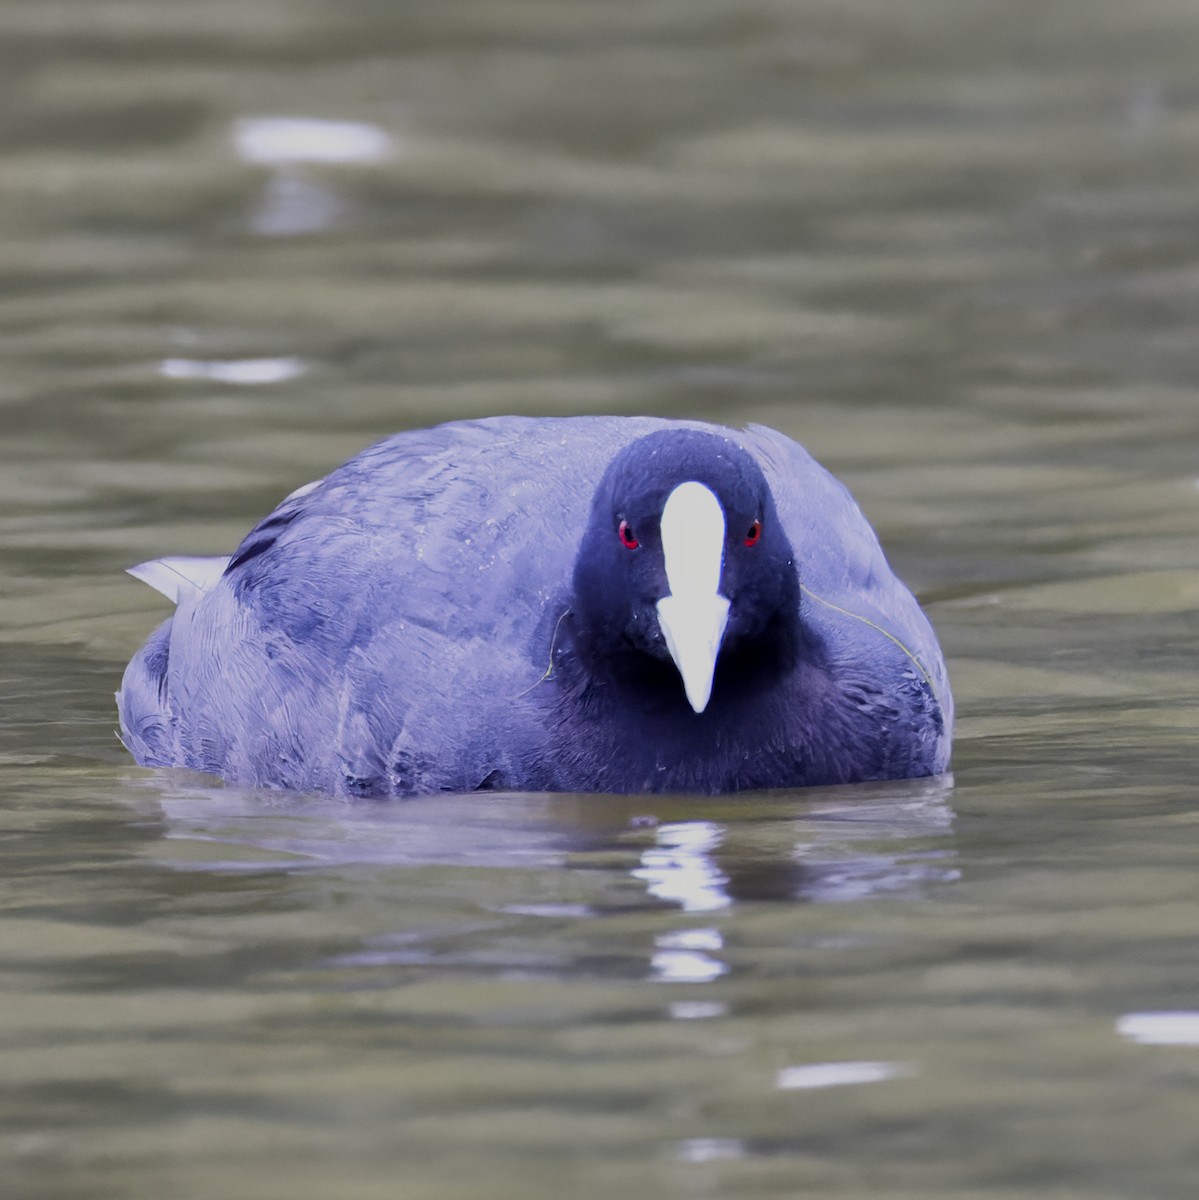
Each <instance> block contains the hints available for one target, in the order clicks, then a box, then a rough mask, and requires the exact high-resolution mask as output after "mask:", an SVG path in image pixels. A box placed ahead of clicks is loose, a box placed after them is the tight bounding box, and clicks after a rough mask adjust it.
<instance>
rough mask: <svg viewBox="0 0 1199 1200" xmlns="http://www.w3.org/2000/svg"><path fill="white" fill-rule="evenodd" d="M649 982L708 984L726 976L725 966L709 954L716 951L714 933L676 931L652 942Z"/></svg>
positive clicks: (719, 943) (719, 944)
mask: <svg viewBox="0 0 1199 1200" xmlns="http://www.w3.org/2000/svg"><path fill="white" fill-rule="evenodd" d="M654 946H655V950H654V954H653V957H652V958H651V959H650V968H651V971H652V974H651V978H652V979H654V980H655V981H656V982H658V983H710V982H711V981H712V980H713V979H719V978H720V976H721V975H725V974H727V973H728V969H729V968H728V964H727V963H723V962H721V961H720V959H718V958H714V957H713V956H712V955H711V954H710V953H709V951H712V950H720V949H721V948H722V947H723V946H724V939H723V938H722V937H721V936H720V930H718V929H676V930H673V931H672V932H670V933H663V934H659V935H658V936H657V937H656V938H655V939H654Z"/></svg>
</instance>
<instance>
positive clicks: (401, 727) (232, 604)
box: [118, 417, 952, 795]
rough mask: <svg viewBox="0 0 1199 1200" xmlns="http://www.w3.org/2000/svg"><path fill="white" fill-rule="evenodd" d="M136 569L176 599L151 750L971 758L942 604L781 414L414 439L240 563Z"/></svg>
mask: <svg viewBox="0 0 1199 1200" xmlns="http://www.w3.org/2000/svg"><path fill="white" fill-rule="evenodd" d="M695 484H698V485H699V489H700V490H699V491H696V490H695V488H694V487H691V488H687V487H685V486H684V485H695ZM700 492H703V493H705V494H706V497H708V498H705V495H701V494H700ZM710 498H714V499H715V504H716V507H715V508H714V507H713V504H712V502H711V499H710ZM671 506H673V507H671ZM670 513H674V514H675V517H674V518H670V517H669V514H670ZM663 514H667V516H666V517H664V515H663ZM695 514H699V515H695ZM705 514H706V515H705ZM672 521H673V523H672ZM755 526H756V528H757V530H758V532H757V534H755V533H754V529H755ZM676 527H677V529H678V532H677V533H676V532H675V531H674V530H675V529H676ZM693 527H702V529H701V532H700V533H698V534H695V535H694V536H693V535H692V532H690V531H691V530H692V528H693ZM703 530H707V532H703ZM626 535H627V536H626ZM689 539H690V540H689ZM630 542H631V543H632V545H630ZM692 542H694V543H695V545H694V546H692V545H691V543H692ZM705 555H706V556H707V557H706V558H705V557H704V556H705ZM697 556H698V557H697ZM668 568H669V569H668ZM134 573H135V574H138V575H140V576H141V577H142V578H146V579H147V581H149V582H151V583H152V584H153V585H154V586H156V587H158V588H159V589H160V590H162V591H165V592H167V593H168V594H170V595H171V596H172V598H173V599H175V600H176V604H177V607H176V611H175V613H174V615H173V616H172V617H171V618H170V619H169V620H167V621H166V622H164V623H163V624H162V625H161V626H160V627H159V628H158V629H157V630H156V631H155V632H154V633H153V634H152V635H151V637H150V639H149V640H148V641H147V643H146V644H145V646H144V647H143V648H142V649H141V650H140V651H139V652H138V654H137V655H135V657H134V658H133V660H132V661H131V662H130V664H129V666H128V668H127V670H126V672H125V677H124V680H123V683H122V688H121V691H120V692H119V693H118V708H119V712H120V717H121V726H122V733H123V738H124V741H125V743H126V745H127V746H128V748H129V749H130V751H131V752H132V753H133V755H134V757H135V758H136V759H137V760H138V762H140V763H142V764H143V765H147V766H181V767H187V768H191V769H194V770H199V771H205V772H212V773H215V774H217V775H220V776H223V777H224V778H226V779H227V780H230V781H235V782H237V783H240V784H243V785H247V786H265V787H278V788H289V789H297V790H315V791H322V792H328V793H334V794H343V795H345V794H348V795H406V794H412V793H419V792H435V791H470V790H475V789H480V788H494V789H498V790H526V791H544V790H555V791H592V792H594V791H611V792H642V791H645V792H682V791H685V792H701V793H715V792H727V791H737V790H743V789H748V788H765V787H797V786H803V785H808V784H825V783H841V782H851V781H857V780H866V779H886V778H903V777H911V776H920V775H930V774H936V773H939V772H941V771H943V770H944V769H945V767H946V765H947V762H948V755H949V745H950V729H951V723H952V700H951V697H950V692H949V686H948V681H947V678H946V673H945V667H944V662H943V660H942V657H941V653H940V650H939V648H938V646H937V642H936V638H935V636H934V634H933V632H932V629H931V627H930V625H929V624H928V621H927V620H926V618H925V617H924V614H923V613H922V612H921V610H920V608H919V606H918V605H917V603H916V601H915V599H914V598H913V597H912V595H911V593H910V592H908V590H907V589H906V588H905V587H904V586H903V585H902V584H901V583H900V582H899V581H898V580H897V579H896V578H895V576H894V575H893V574H892V572H891V570H890V568H889V566H888V565H887V562H886V560H885V558H884V556H883V553H882V551H881V549H880V548H879V545H878V541H877V539H876V538H875V536H874V533H873V531H872V530H871V528H870V526H869V525H868V523H867V522H866V520H865V518H864V517H863V516H862V514H861V512H860V511H859V509H858V508H857V506H856V504H855V503H854V501H853V500H852V498H851V497H850V495H849V493H848V492H847V491H846V490H845V488H844V487H843V486H842V485H841V484H840V483H838V482H837V481H836V480H835V479H834V478H833V477H832V476H831V475H830V474H829V473H828V472H826V471H825V470H824V469H823V468H822V467H820V466H819V465H818V464H817V463H816V462H815V461H814V460H813V459H812V458H811V457H810V456H809V455H808V454H807V453H806V451H804V450H803V449H802V448H801V447H800V446H799V445H797V444H796V443H795V442H793V441H791V440H790V439H788V438H786V437H784V436H783V435H782V434H779V433H777V432H775V431H773V430H770V429H766V428H763V427H751V428H749V429H747V430H745V431H744V432H740V431H737V432H734V431H732V430H729V429H724V428H722V427H719V426H713V425H705V424H702V423H698V422H674V421H663V420H658V419H655V418H621V417H580V418H557V419H554V418H520V417H499V418H490V419H487V420H481V421H471V422H455V423H450V424H446V425H441V426H438V427H435V428H433V429H428V430H416V431H410V432H405V433H400V434H396V435H395V436H393V437H391V438H388V439H386V440H385V441H382V442H380V443H378V444H377V445H375V446H372V447H370V448H369V449H367V450H365V451H363V452H362V453H361V454H359V455H357V456H356V457H355V458H352V459H351V460H349V461H348V462H347V463H345V464H344V465H342V466H341V467H338V468H337V469H336V470H334V471H333V472H331V473H330V474H329V475H327V476H326V477H325V478H323V479H321V480H318V481H316V482H315V483H313V484H310V485H308V486H307V487H305V488H301V489H300V490H299V491H298V492H295V493H293V494H292V495H291V496H289V497H288V498H287V499H286V500H284V501H283V502H282V503H281V504H280V505H279V507H278V508H276V509H275V511H274V512H273V513H271V514H269V515H268V516H267V517H266V518H264V519H263V520H262V521H261V522H259V524H258V525H256V526H255V527H254V529H252V530H251V531H250V533H249V534H248V535H247V536H246V538H245V539H244V540H243V542H242V543H241V545H240V546H239V547H238V549H237V551H236V552H235V553H234V555H233V556H232V557H231V558H230V559H228V560H224V559H214V560H182V559H180V560H170V559H167V560H162V561H161V562H159V563H156V564H143V565H142V567H140V568H134ZM172 581H173V582H172ZM684 593H685V596H684ZM684 600H685V602H684ZM676 610H684V611H682V612H681V614H679V613H676ZM696 614H698V615H696ZM672 630H673V631H674V632H673V633H672Z"/></svg>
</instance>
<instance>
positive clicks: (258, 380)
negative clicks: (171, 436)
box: [158, 358, 308, 387]
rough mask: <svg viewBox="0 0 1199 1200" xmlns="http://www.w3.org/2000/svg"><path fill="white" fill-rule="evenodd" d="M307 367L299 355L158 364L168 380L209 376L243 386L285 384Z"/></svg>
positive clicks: (190, 360)
mask: <svg viewBox="0 0 1199 1200" xmlns="http://www.w3.org/2000/svg"><path fill="white" fill-rule="evenodd" d="M307 370H308V364H307V363H305V362H304V360H303V359H302V358H237V359H201V358H166V359H163V361H162V362H160V363H159V364H158V373H159V374H160V375H162V376H164V377H165V378H167V379H209V380H212V381H213V382H214V383H232V384H239V385H241V386H242V387H260V386H261V385H263V384H266V383H286V382H287V380H289V379H295V378H297V377H298V376H300V375H303V374H304V372H305V371H307Z"/></svg>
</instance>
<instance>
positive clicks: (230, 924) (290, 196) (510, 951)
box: [0, 0, 1199, 1200]
mask: <svg viewBox="0 0 1199 1200" xmlns="http://www.w3.org/2000/svg"><path fill="white" fill-rule="evenodd" d="M0 53H2V54H3V71H0V97H2V101H0V339H2V346H3V355H2V357H0V422H2V426H0V429H2V433H0V781H2V786H0V808H2V815H0V829H2V831H3V842H2V845H0V856H2V857H0V864H2V870H0V1014H2V1017H0V1191H2V1193H3V1195H4V1196H5V1197H6V1198H7V1197H14V1198H17V1200H26V1198H28V1200H43V1198H45V1200H93V1198H108V1197H120V1198H122V1200H127V1198H133V1197H146V1198H147V1200H150V1198H153V1200H162V1198H163V1197H176V1196H178V1197H205V1198H206V1200H207V1198H209V1197H230V1198H234V1197H237V1198H240V1197H244V1196H255V1197H261V1198H264V1200H273V1198H275V1197H279V1198H284V1197H286V1198H287V1200H307V1198H313V1200H316V1198H318V1197H319V1198H321V1200H325V1198H327V1197H337V1198H338V1200H343V1198H344V1200H359V1198H362V1200H367V1198H371V1197H376V1196H377V1197H389V1198H391V1197H397V1196H401V1197H404V1198H405V1200H450V1198H453V1200H459V1198H472V1200H473V1198H475V1197H478V1198H480V1200H481V1198H484V1197H486V1198H488V1200H493V1198H505V1197H512V1198H513V1200H516V1198H520V1200H530V1198H533V1200H541V1198H545V1200H550V1198H554V1200H556V1198H558V1197H561V1196H578V1197H584V1198H586V1197H592V1196H595V1197H600V1196H603V1197H611V1196H613V1195H616V1196H626V1197H630V1198H636V1200H639V1198H642V1197H645V1198H649V1197H653V1198H654V1200H657V1198H659V1197H685V1198H688V1200H690V1198H691V1197H710V1196H730V1197H731V1196H736V1197H738V1198H742V1197H745V1198H749V1200H753V1198H756V1197H768V1196H786V1197H790V1196H796V1195H812V1196H820V1197H875V1196H880V1195H886V1196H897V1197H912V1198H926V1197H935V1196H945V1197H954V1198H968V1197H980V1198H981V1197H987V1198H988V1200H1004V1198H1008V1197H1013V1198H1014V1197H1021V1198H1031V1197H1038V1198H1039V1197H1047V1196H1052V1197H1062V1198H1074V1197H1086V1198H1088V1200H1089V1198H1093V1197H1096V1198H1108V1197H1111V1198H1117V1197H1119V1198H1129V1197H1136V1198H1138V1200H1140V1198H1145V1197H1154V1198H1156V1197H1163V1198H1164V1197H1170V1198H1173V1197H1179V1198H1183V1197H1186V1198H1188V1200H1189V1198H1190V1197H1193V1196H1194V1194H1195V1189H1196V1181H1197V1180H1199V1143H1197V1141H1196V1136H1195V1130H1196V1128H1199V937H1197V936H1196V934H1197V931H1199V871H1197V869H1196V868H1197V866H1199V862H1197V859H1199V853H1197V849H1199V804H1197V803H1196V799H1197V797H1196V782H1195V780H1196V771H1195V758H1196V755H1195V744H1196V734H1197V732H1199V685H1197V683H1196V671H1195V663H1196V652H1197V650H1199V617H1197V615H1196V614H1197V610H1199V538H1197V534H1199V453H1197V451H1199V388H1197V382H1199V338H1197V337H1196V328H1197V320H1199V75H1197V74H1196V71H1195V63H1196V62H1197V61H1199V10H1196V9H1195V8H1194V6H1193V5H1191V4H1188V3H1181V2H1179V0H1145V2H1144V3H1140V4H1136V5H1132V4H1126V3H1115V2H1114V0H1113V2H1108V0H1086V2H1084V0H1048V2H1047V3H1043V4H1038V5H1029V4H1022V3H1018V2H1016V0H996V2H995V3H986V4H971V5H963V4H960V3H956V2H955V3H951V2H950V0H908V2H907V3H905V4H902V5H896V4H891V3H885V2H883V0H848V2H842V3H837V4H831V3H827V4H826V3H801V2H799V0H744V2H742V3H738V4H732V3H727V2H724V0H721V2H715V0H712V2H709V0H699V2H692V3H683V2H682V0H641V2H639V3H624V2H613V3H609V2H603V3H601V2H599V0H595V2H582V0H557V2H554V3H551V2H548V0H512V2H506V0H487V2H486V3H485V2H483V0H478V2H466V0H464V2H459V3H454V4H434V3H430V2H424V3H422V2H406V3H404V4H390V3H382V2H381V0H379V2H372V0H342V2H341V3H339V4H336V5H334V4H327V3H325V4H322V3H319V2H318V0H308V2H305V0H290V2H288V0H257V2H255V3H248V4H247V3H240V2H239V3H236V4H235V3H231V2H227V0H212V2H210V3H206V4H203V5H196V4H184V3H182V2H181V0H124V2H122V3H110V2H108V0H86V2H84V0H77V2H70V0H37V2H34V0H8V2H7V3H6V4H4V5H3V6H0ZM507 411H515V412H531V413H572V412H595V411H602V412H645V411H650V412H658V413H666V414H677V415H688V416H702V417H711V418H715V419H720V420H725V421H729V422H744V421H749V420H756V421H765V422H767V423H771V424H774V425H777V426H779V427H781V428H783V429H784V430H785V431H787V432H788V433H790V434H792V435H793V436H795V437H797V438H798V439H800V440H801V441H803V442H804V443H805V444H806V445H808V447H809V448H810V449H811V450H812V451H813V452H814V453H816V454H817V456H818V457H820V458H821V459H822V460H823V461H825V462H826V463H827V464H828V465H829V466H830V467H832V468H833V469H834V470H835V471H836V472H837V473H838V474H839V475H841V476H842V477H843V478H844V479H845V480H846V481H847V482H848V483H849V484H850V485H851V487H852V488H853V489H854V491H855V493H856V494H857V495H858V497H859V499H860V500H861V502H862V504H863V506H864V508H865V510H866V512H867V513H868V515H869V516H870V517H871V519H872V520H873V522H874V523H875V525H876V526H877V528H878V529H879V532H880V534H881V536H882V538H883V541H884V543H885V545H886V547H887V549H888V552H889V553H890V555H891V558H892V560H893V562H894V563H895V565H896V566H897V568H898V569H899V571H900V573H901V574H902V575H903V576H904V577H905V578H906V579H907V580H909V582H910V583H911V584H912V585H913V586H914V587H915V589H916V590H917V592H918V593H919V595H920V597H921V599H922V600H923V601H924V602H925V603H926V605H927V606H928V609H929V612H930V614H931V616H932V618H933V620H934V622H935V623H936V625H937V627H938V630H939V631H940V633H941V636H942V640H943V642H944V644H945V647H946V650H947V652H948V654H949V657H950V667H951V673H952V677H953V680H954V684H955V690H956V693H957V696H958V701H959V710H960V720H959V726H958V741H957V750H956V755H955V761H954V777H953V779H952V780H949V779H946V780H939V781H924V782H919V783H907V784H899V785H893V786H891V785H888V786H882V785H872V786H869V787H862V788H847V789H830V790H820V791H812V792H806V793H775V794H769V795H747V796H739V797H733V798H725V799H715V800H714V799H701V798H687V797H673V798H666V799H664V798H654V797H650V798H637V797H634V798H617V799H613V798H607V797H573V796H553V797H547V796H496V795H488V796H483V797H465V798H452V797H451V798H441V799H438V800H437V801H433V800H419V801H414V802H412V803H405V804H397V805H391V806H386V805H384V806H380V805H369V804H366V805H350V806H339V805H333V804H331V803H329V802H322V801H318V800H314V799H310V798H287V799H285V798H281V797H279V796H261V795H257V796H256V795H252V794H246V793H243V792H238V791H236V790H234V789H221V788H217V787H214V786H212V785H211V783H210V782H209V781H206V780H204V779H201V778H196V777H188V776H184V775H171V774H170V773H158V774H155V773H150V772H145V771H141V770H139V769H137V768H135V767H134V766H132V764H131V763H130V761H129V760H128V759H127V757H126V755H125V753H124V751H123V750H122V749H121V747H120V746H119V744H118V742H117V740H116V738H115V736H114V732H113V731H114V728H115V714H114V711H113V705H112V692H113V690H114V688H115V687H116V685H117V682H118V680H119V675H120V671H121V669H122V667H123V664H124V662H125V660H126V659H127V658H128V657H129V655H130V654H131V653H132V652H133V650H134V649H135V648H136V646H137V645H138V644H139V643H140V641H141V640H142V639H143V638H144V637H145V635H146V634H147V633H148V632H149V630H150V629H151V628H152V627H153V625H154V624H155V623H156V622H157V621H158V620H159V619H161V617H162V616H163V615H164V608H163V605H162V604H161V603H160V598H159V597H157V596H156V595H154V594H153V593H151V592H150V591H149V589H146V588H145V587H143V586H142V585H140V584H138V583H136V582H135V581H133V580H131V579H129V578H128V577H127V576H125V575H124V574H123V573H122V572H123V569H124V568H125V567H126V566H128V565H129V564H131V563H135V562H138V561H140V560H142V559H145V558H150V557H155V556H157V555H160V554H163V553H193V554H214V553H222V552H228V551H229V550H230V549H231V548H232V547H233V546H234V545H235V544H236V542H237V541H238V539H239V538H240V536H241V534H242V533H243V532H244V531H245V530H246V528H247V527H248V526H249V525H250V524H251V523H252V522H253V521H254V520H255V519H256V518H257V517H259V516H260V515H262V513H263V512H265V511H266V510H267V509H268V508H269V507H270V506H271V505H273V504H274V503H275V502H276V501H277V500H278V499H279V498H281V497H282V496H283V495H285V494H286V493H287V492H289V491H290V490H292V489H293V488H294V487H296V486H297V485H299V484H301V483H303V482H305V481H306V480H308V479H310V478H313V477H314V476H316V475H319V474H322V473H324V472H325V471H326V470H327V469H328V468H329V467H330V466H332V465H334V464H335V463H337V462H338V461H340V460H341V459H342V458H344V457H345V456H347V455H348V454H350V453H352V452H353V451H355V450H356V449H358V448H360V447H361V446H363V445H364V444H366V443H367V442H369V441H371V440H372V439H374V438H376V437H379V436H382V435H384V434H386V433H389V432H391V431H393V430H394V429H397V428H401V427H404V426H408V425H419V424H425V423H428V422H430V421H433V420H437V419H442V418H448V417H458V416H471V415H479V414H485V413H492V412H507Z"/></svg>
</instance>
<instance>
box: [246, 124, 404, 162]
mask: <svg viewBox="0 0 1199 1200" xmlns="http://www.w3.org/2000/svg"><path fill="white" fill-rule="evenodd" d="M233 148H234V149H235V150H236V151H237V155H238V157H239V158H240V159H241V160H242V161H243V162H249V163H258V164H261V165H264V166H272V167H281V166H285V165H287V164H289V163H370V162H380V161H382V160H383V159H385V158H389V157H390V156H391V154H392V153H393V151H394V144H393V142H392V140H391V138H390V137H389V136H388V134H387V132H386V131H385V130H383V129H380V128H379V126H377V125H367V124H364V123H363V122H361V121H325V120H320V119H318V118H315V117H242V118H241V119H239V120H237V121H235V122H234V123H233Z"/></svg>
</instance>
